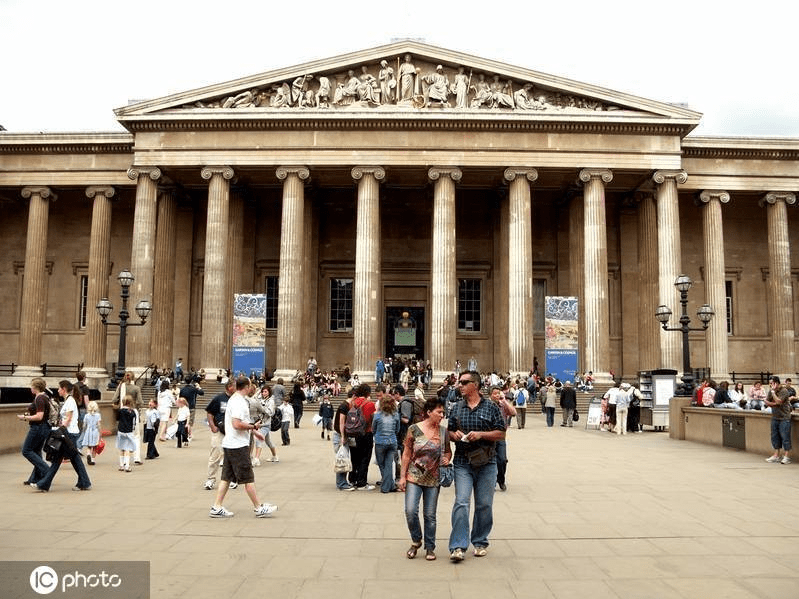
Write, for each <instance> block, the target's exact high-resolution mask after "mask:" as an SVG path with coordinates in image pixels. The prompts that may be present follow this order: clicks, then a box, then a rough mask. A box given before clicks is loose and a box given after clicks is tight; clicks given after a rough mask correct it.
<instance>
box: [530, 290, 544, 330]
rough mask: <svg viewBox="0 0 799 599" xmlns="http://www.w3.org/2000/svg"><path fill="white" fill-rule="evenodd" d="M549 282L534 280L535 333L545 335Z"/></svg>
mask: <svg viewBox="0 0 799 599" xmlns="http://www.w3.org/2000/svg"><path fill="white" fill-rule="evenodd" d="M546 295H547V280H546V279H533V332H535V333H543V332H544V328H545V324H544V322H545V318H544V307H545V305H546V299H545V298H546Z"/></svg>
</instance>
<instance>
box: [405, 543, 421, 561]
mask: <svg viewBox="0 0 799 599" xmlns="http://www.w3.org/2000/svg"><path fill="white" fill-rule="evenodd" d="M421 546H422V544H421V543H411V546H410V548H409V549H408V551H407V552H406V553H405V555H406V556H407V557H408V559H413V558H415V557H416V554H417V553H418V551H419V547H421Z"/></svg>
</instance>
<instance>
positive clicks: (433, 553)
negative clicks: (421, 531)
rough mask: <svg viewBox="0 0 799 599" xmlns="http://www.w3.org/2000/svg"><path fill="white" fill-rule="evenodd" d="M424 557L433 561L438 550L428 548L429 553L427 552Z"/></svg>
mask: <svg viewBox="0 0 799 599" xmlns="http://www.w3.org/2000/svg"><path fill="white" fill-rule="evenodd" d="M424 558H425V559H426V560H427V561H428V562H432V561H433V560H434V559H436V552H435V551H433V550H432V549H428V550H427V553H426V554H425V556H424Z"/></svg>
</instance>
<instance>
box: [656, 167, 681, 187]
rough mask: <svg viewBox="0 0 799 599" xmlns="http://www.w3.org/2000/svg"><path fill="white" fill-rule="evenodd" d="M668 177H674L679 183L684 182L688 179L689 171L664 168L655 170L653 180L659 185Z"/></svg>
mask: <svg viewBox="0 0 799 599" xmlns="http://www.w3.org/2000/svg"><path fill="white" fill-rule="evenodd" d="M666 179H674V180H675V181H676V182H677V183H680V184H683V183H685V182H686V181H687V180H688V173H686V172H685V171H683V170H671V171H670V170H663V171H655V173H654V174H653V175H652V180H653V181H654V182H655V183H657V184H658V185H662V184H663V183H665V182H666Z"/></svg>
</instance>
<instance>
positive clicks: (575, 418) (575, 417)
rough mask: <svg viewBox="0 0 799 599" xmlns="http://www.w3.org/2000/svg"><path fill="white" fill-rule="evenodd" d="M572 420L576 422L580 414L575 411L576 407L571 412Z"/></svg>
mask: <svg viewBox="0 0 799 599" xmlns="http://www.w3.org/2000/svg"><path fill="white" fill-rule="evenodd" d="M572 420H573V421H574V422H577V421H579V420H580V414H578V413H577V408H575V409H574V412H573V413H572Z"/></svg>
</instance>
